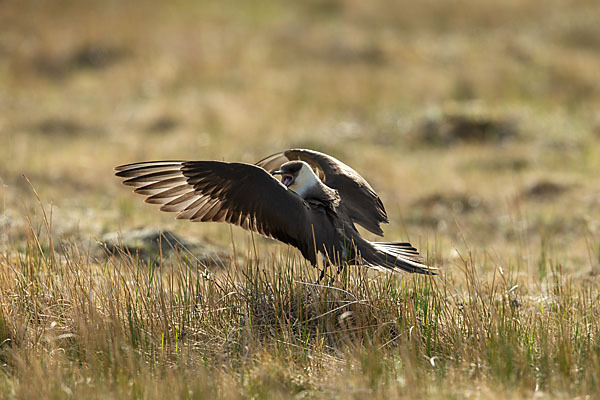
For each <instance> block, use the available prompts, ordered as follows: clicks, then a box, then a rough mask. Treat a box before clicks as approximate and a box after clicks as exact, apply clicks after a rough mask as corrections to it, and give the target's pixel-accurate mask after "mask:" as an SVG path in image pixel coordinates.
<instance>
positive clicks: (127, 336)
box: [0, 220, 600, 398]
mask: <svg viewBox="0 0 600 400" xmlns="http://www.w3.org/2000/svg"><path fill="white" fill-rule="evenodd" d="M46 221H47V223H44V224H43V226H44V227H45V228H43V229H51V224H50V222H49V220H46ZM29 226H30V230H29V237H28V240H27V245H26V247H25V248H24V249H22V250H21V251H17V250H16V248H12V249H9V250H7V251H5V252H4V253H3V254H2V255H1V258H0V290H1V294H2V298H3V302H2V307H1V309H0V335H1V338H0V339H1V354H0V357H1V358H2V360H3V362H4V365H5V366H4V375H3V383H2V385H3V387H4V390H3V391H4V393H5V395H10V394H11V393H12V395H14V396H16V397H18V398H26V397H28V396H30V395H34V394H35V395H39V396H42V397H50V396H58V397H62V396H65V395H75V396H77V397H79V396H86V395H90V394H92V393H93V395H94V396H100V397H105V396H107V397H121V396H132V397H145V398H148V397H149V398H161V397H164V396H167V395H173V393H175V395H176V396H179V397H202V396H206V395H209V394H210V395H218V396H219V397H225V398H237V397H240V396H241V397H273V396H286V397H288V396H294V395H296V394H298V393H301V392H302V393H304V395H307V396H310V397H330V396H340V397H343V396H344V394H351V395H352V394H353V395H356V396H359V397H360V396H363V395H369V396H374V397H378V398H385V397H388V396H390V395H406V396H408V397H415V398H416V397H420V396H424V395H427V396H430V397H438V398H445V396H448V395H456V396H458V395H461V393H462V394H464V393H465V391H466V390H468V389H467V388H468V387H469V386H470V385H472V382H476V385H478V386H481V387H482V388H483V389H482V391H481V393H485V392H486V390H488V389H489V388H494V387H496V386H497V385H499V386H500V387H501V388H502V391H504V392H506V393H513V394H517V393H523V394H529V395H531V393H533V392H535V391H541V392H551V393H563V394H566V395H569V396H575V395H583V394H593V393H596V394H598V389H599V386H598V384H599V382H598V376H600V359H599V356H598V354H600V353H599V351H600V348H599V344H598V341H597V338H598V334H599V333H600V332H599V329H600V320H599V316H600V302H599V301H598V300H599V298H600V291H599V288H598V285H597V284H586V285H583V286H582V285H580V284H577V285H576V284H574V283H573V281H572V280H571V279H570V278H569V277H568V276H565V275H564V274H563V273H562V271H561V267H560V265H559V264H555V263H553V262H550V261H548V260H546V259H545V258H543V257H542V258H540V260H539V262H540V263H543V264H544V266H543V272H542V267H540V275H539V277H538V279H534V281H535V282H537V283H533V284H527V283H524V282H522V281H520V280H519V279H518V277H517V276H516V275H515V274H514V271H513V268H512V267H510V265H511V263H510V260H506V261H505V262H506V263H507V264H505V265H508V267H506V266H500V265H494V266H493V267H492V268H494V272H493V273H492V274H491V276H490V275H486V276H481V275H480V273H478V269H479V265H481V263H489V262H491V261H490V260H486V257H481V256H473V255H468V256H466V257H465V258H464V259H462V261H461V262H460V263H458V265H457V267H456V268H452V269H450V270H446V271H444V272H443V273H442V274H441V275H440V276H439V277H435V278H429V277H416V276H396V275H391V274H389V275H388V274H379V273H371V272H369V271H368V270H367V269H366V268H359V267H348V268H347V269H345V270H344V271H342V272H341V274H339V275H337V274H336V273H335V272H334V271H330V274H333V275H332V276H331V277H332V278H334V279H333V280H332V281H331V282H330V283H329V284H322V283H314V282H315V281H316V277H317V275H318V271H315V270H314V269H313V268H312V267H310V265H308V264H307V263H306V262H305V261H304V260H300V259H299V258H298V257H297V256H296V255H289V254H290V253H288V255H281V256H273V257H271V258H270V259H267V260H263V261H256V260H255V259H254V258H253V256H252V254H248V256H247V260H248V261H247V262H244V263H242V264H237V262H235V261H232V265H230V266H229V267H228V268H227V269H225V270H224V271H221V272H218V273H211V272H209V271H208V270H206V269H205V268H204V266H202V265H198V264H197V263H196V262H195V260H194V258H193V256H191V255H190V254H183V253H182V254H180V257H179V258H178V259H177V260H176V261H175V262H170V263H166V262H161V259H160V258H159V262H158V263H157V264H155V263H151V264H150V265H148V264H145V263H144V262H143V261H140V260H139V259H136V258H131V257H113V258H111V259H109V260H107V261H105V262H102V263H97V262H94V261H93V260H92V259H90V257H89V255H88V254H86V253H85V252H82V250H81V249H79V248H77V247H75V246H70V245H68V244H65V245H62V246H61V247H60V251H55V250H53V249H52V248H53V247H52V246H51V245H49V243H48V242H44V239H43V238H42V237H41V236H40V235H39V232H36V231H35V230H34V229H33V228H31V227H32V226H31V225H29ZM45 237H51V235H45ZM431 261H434V260H433V259H432V260H431ZM36 381H39V382H42V381H43V382H44V383H43V385H41V386H40V385H36V386H35V389H34V387H33V386H32V385H33V382H36ZM485 388H488V389H485Z"/></svg>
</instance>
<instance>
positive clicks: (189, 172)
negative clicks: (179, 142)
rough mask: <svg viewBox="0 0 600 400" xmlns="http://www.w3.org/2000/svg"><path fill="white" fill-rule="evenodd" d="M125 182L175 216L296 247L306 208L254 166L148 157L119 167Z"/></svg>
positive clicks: (304, 227)
mask: <svg viewBox="0 0 600 400" xmlns="http://www.w3.org/2000/svg"><path fill="white" fill-rule="evenodd" d="M115 170H116V171H117V173H116V175H117V176H119V177H121V178H125V180H124V181H123V184H124V185H127V186H133V187H134V188H135V190H134V192H135V193H138V194H141V195H144V196H147V198H146V202H147V203H151V204H159V205H161V208H160V209H161V211H167V212H176V213H177V218H178V219H189V220H191V221H194V222H196V221H203V222H204V221H213V222H229V223H231V224H235V225H238V226H241V227H242V228H244V229H248V230H251V231H254V232H257V233H260V234H262V235H264V236H267V237H271V238H274V239H277V240H280V241H282V242H284V243H288V244H291V245H293V246H296V247H299V246H301V245H306V244H305V243H301V242H302V239H305V238H306V237H307V235H308V234H307V232H305V231H306V230H310V227H309V226H307V225H308V223H307V221H309V218H308V216H307V214H308V212H309V209H308V206H307V205H306V203H305V202H304V201H303V200H302V199H301V198H300V197H299V196H298V195H296V194H295V193H293V192H292V191H290V190H288V189H287V188H286V187H285V186H284V185H283V184H281V182H279V181H278V180H277V179H276V178H274V177H273V176H271V175H270V174H269V173H268V172H267V171H265V170H264V169H262V168H259V167H257V166H255V165H251V164H244V163H226V162H222V161H151V162H142V163H135V164H128V165H122V166H120V167H117V168H115Z"/></svg>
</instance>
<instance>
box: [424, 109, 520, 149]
mask: <svg viewBox="0 0 600 400" xmlns="http://www.w3.org/2000/svg"><path fill="white" fill-rule="evenodd" d="M517 134H518V126H517V123H516V121H515V120H512V119H510V118H507V117H503V116H500V115H495V114H493V113H490V112H489V111H486V110H484V109H481V108H478V107H468V106H464V107H458V106H456V107H448V108H444V109H440V108H435V109H433V110H431V111H430V112H428V113H427V115H425V117H424V118H423V120H422V122H421V124H420V127H419V129H418V130H417V136H418V138H419V139H420V141H422V142H425V143H427V144H434V145H453V144H458V143H464V142H475V143H501V142H503V141H505V140H507V139H509V138H513V137H515V136H517Z"/></svg>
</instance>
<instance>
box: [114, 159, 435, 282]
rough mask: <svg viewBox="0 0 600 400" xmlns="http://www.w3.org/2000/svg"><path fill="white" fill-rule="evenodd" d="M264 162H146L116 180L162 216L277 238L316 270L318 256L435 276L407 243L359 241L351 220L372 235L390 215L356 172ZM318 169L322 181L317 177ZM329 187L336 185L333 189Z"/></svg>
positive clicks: (129, 166)
mask: <svg viewBox="0 0 600 400" xmlns="http://www.w3.org/2000/svg"><path fill="white" fill-rule="evenodd" d="M302 151H304V152H306V153H304V154H312V155H313V156H312V159H313V160H315V159H324V160H326V159H327V158H329V159H330V160H335V159H334V158H333V157H331V156H327V155H326V154H323V153H318V152H314V151H311V150H302ZM315 155H316V156H315ZM271 157H273V156H271ZM319 157H321V158H319ZM265 160H267V162H264V160H263V161H261V162H259V165H253V164H246V163H235V162H234V163H228V162H223V161H149V162H140V163H134V164H127V165H122V166H119V167H116V168H115V169H116V171H117V173H116V175H117V176H119V177H121V178H125V180H124V181H123V184H125V185H127V186H132V187H134V188H135V189H134V192H135V193H138V194H141V195H144V196H147V198H146V200H145V201H146V202H147V203H150V204H158V205H160V206H161V207H160V210H161V211H166V212H175V213H177V216H176V218H178V219H188V220H191V221H193V222H198V221H201V222H209V221H212V222H228V223H231V224H234V225H238V226H240V227H242V228H244V229H247V230H250V231H254V232H257V233H259V234H261V235H264V236H266V237H269V238H273V239H277V240H279V241H281V242H284V243H287V244H289V245H292V246H294V247H296V248H298V249H299V250H300V252H301V253H302V255H303V256H304V257H305V258H306V259H307V260H309V261H310V262H311V264H312V265H314V266H316V265H317V258H318V256H319V254H320V255H321V256H322V257H323V259H324V260H325V261H326V263H331V264H334V265H338V266H341V265H344V264H345V263H348V264H358V265H364V266H367V267H370V268H374V269H377V270H380V271H386V272H399V271H407V272H413V273H420V274H428V275H434V274H435V271H436V269H435V268H431V267H428V266H427V265H425V264H424V261H423V259H422V257H421V256H420V255H419V253H418V251H417V250H416V249H415V248H414V247H413V246H412V245H411V244H410V243H408V242H392V243H386V242H370V241H368V240H366V239H364V238H363V237H361V235H360V233H359V232H358V230H357V229H356V227H355V226H354V222H357V223H359V224H361V225H363V226H365V227H369V228H372V229H373V230H375V231H376V232H375V233H377V232H380V228H379V222H387V216H386V214H385V210H384V209H383V204H382V203H381V200H380V199H379V197H378V196H377V194H376V193H375V192H374V191H373V190H372V189H371V187H370V186H369V185H368V183H367V182H366V180H364V178H362V177H361V176H360V175H359V174H358V173H356V172H355V171H354V170H353V169H351V168H350V167H348V166H346V165H345V164H342V163H341V162H340V161H337V160H335V162H337V163H338V164H330V165H334V166H335V165H337V167H336V168H337V170H336V168H334V167H329V166H328V165H325V164H324V165H325V168H323V167H321V166H320V165H321V164H319V161H313V163H312V167H311V165H309V163H308V162H306V161H303V160H293V161H287V162H285V163H283V164H280V165H279V166H278V167H277V169H274V170H271V168H272V166H273V165H276V164H277V163H279V161H274V158H271V159H269V157H268V158H267V159H265ZM315 163H316V164H318V165H319V167H318V168H317V173H319V168H320V170H321V171H322V179H324V182H325V183H324V182H322V181H321V179H319V176H318V175H317V173H315V170H314V169H313V168H314V167H315V165H314V164H315ZM260 165H265V166H266V168H268V169H269V170H271V172H269V171H267V169H265V168H263V167H262V166H260ZM344 167H345V168H344ZM276 175H280V176H281V181H280V180H278V179H277V178H276V177H275V176H276ZM328 175H329V178H328ZM336 175H337V176H336ZM348 179H354V180H355V182H356V183H355V186H352V184H351V183H342V184H340V183H339V182H345V181H347V180H348ZM327 182H330V183H331V182H334V183H333V184H332V185H333V187H332V186H329V185H328V184H327ZM365 187H366V188H368V190H367V191H365V192H363V194H360V193H359V194H357V192H359V190H358V189H357V188H365ZM364 193H366V194H364ZM361 196H362V197H363V198H367V199H368V200H362V199H361ZM361 202H363V203H364V204H362V205H363V208H364V209H366V211H365V210H363V208H361ZM355 209H358V210H359V212H355V211H354V210H355Z"/></svg>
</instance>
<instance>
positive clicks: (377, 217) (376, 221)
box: [256, 149, 389, 236]
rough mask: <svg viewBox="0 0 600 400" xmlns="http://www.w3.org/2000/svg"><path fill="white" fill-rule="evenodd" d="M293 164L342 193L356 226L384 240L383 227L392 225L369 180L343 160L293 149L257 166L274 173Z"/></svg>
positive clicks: (314, 152) (343, 200) (265, 159)
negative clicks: (309, 169)
mask: <svg viewBox="0 0 600 400" xmlns="http://www.w3.org/2000/svg"><path fill="white" fill-rule="evenodd" d="M291 160H301V161H304V162H307V163H308V164H309V165H310V166H311V167H312V168H313V169H314V170H315V171H317V172H318V175H319V177H320V178H321V180H322V181H323V183H325V184H326V185H327V186H329V187H331V188H333V189H336V190H337V191H338V192H339V194H340V197H341V199H342V202H343V204H344V206H345V207H346V208H347V209H348V211H349V215H350V216H351V218H352V220H353V221H354V222H356V223H357V224H359V225H361V226H363V227H364V228H365V229H367V230H368V231H370V232H372V233H374V234H376V235H380V236H383V231H382V230H381V227H380V226H379V225H380V224H381V223H388V222H389V220H388V217H387V213H386V211H385V208H384V206H383V202H382V201H381V199H380V198H379V196H378V195H377V193H375V191H374V190H373V188H372V187H371V185H369V183H368V182H367V181H366V180H365V178H363V177H362V176H361V175H360V174H359V173H358V172H356V171H355V170H354V169H352V168H351V167H349V166H348V165H346V164H344V163H343V162H341V161H340V160H338V159H336V158H334V157H332V156H330V155H328V154H325V153H321V152H318V151H314V150H308V149H290V150H286V151H284V152H281V153H276V154H273V155H271V156H269V157H266V158H264V159H262V160H261V161H259V162H258V163H257V164H256V165H258V166H260V167H262V168H264V169H266V170H267V171H270V172H271V171H274V170H276V169H278V168H279V166H281V164H283V163H285V162H287V161H291Z"/></svg>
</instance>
